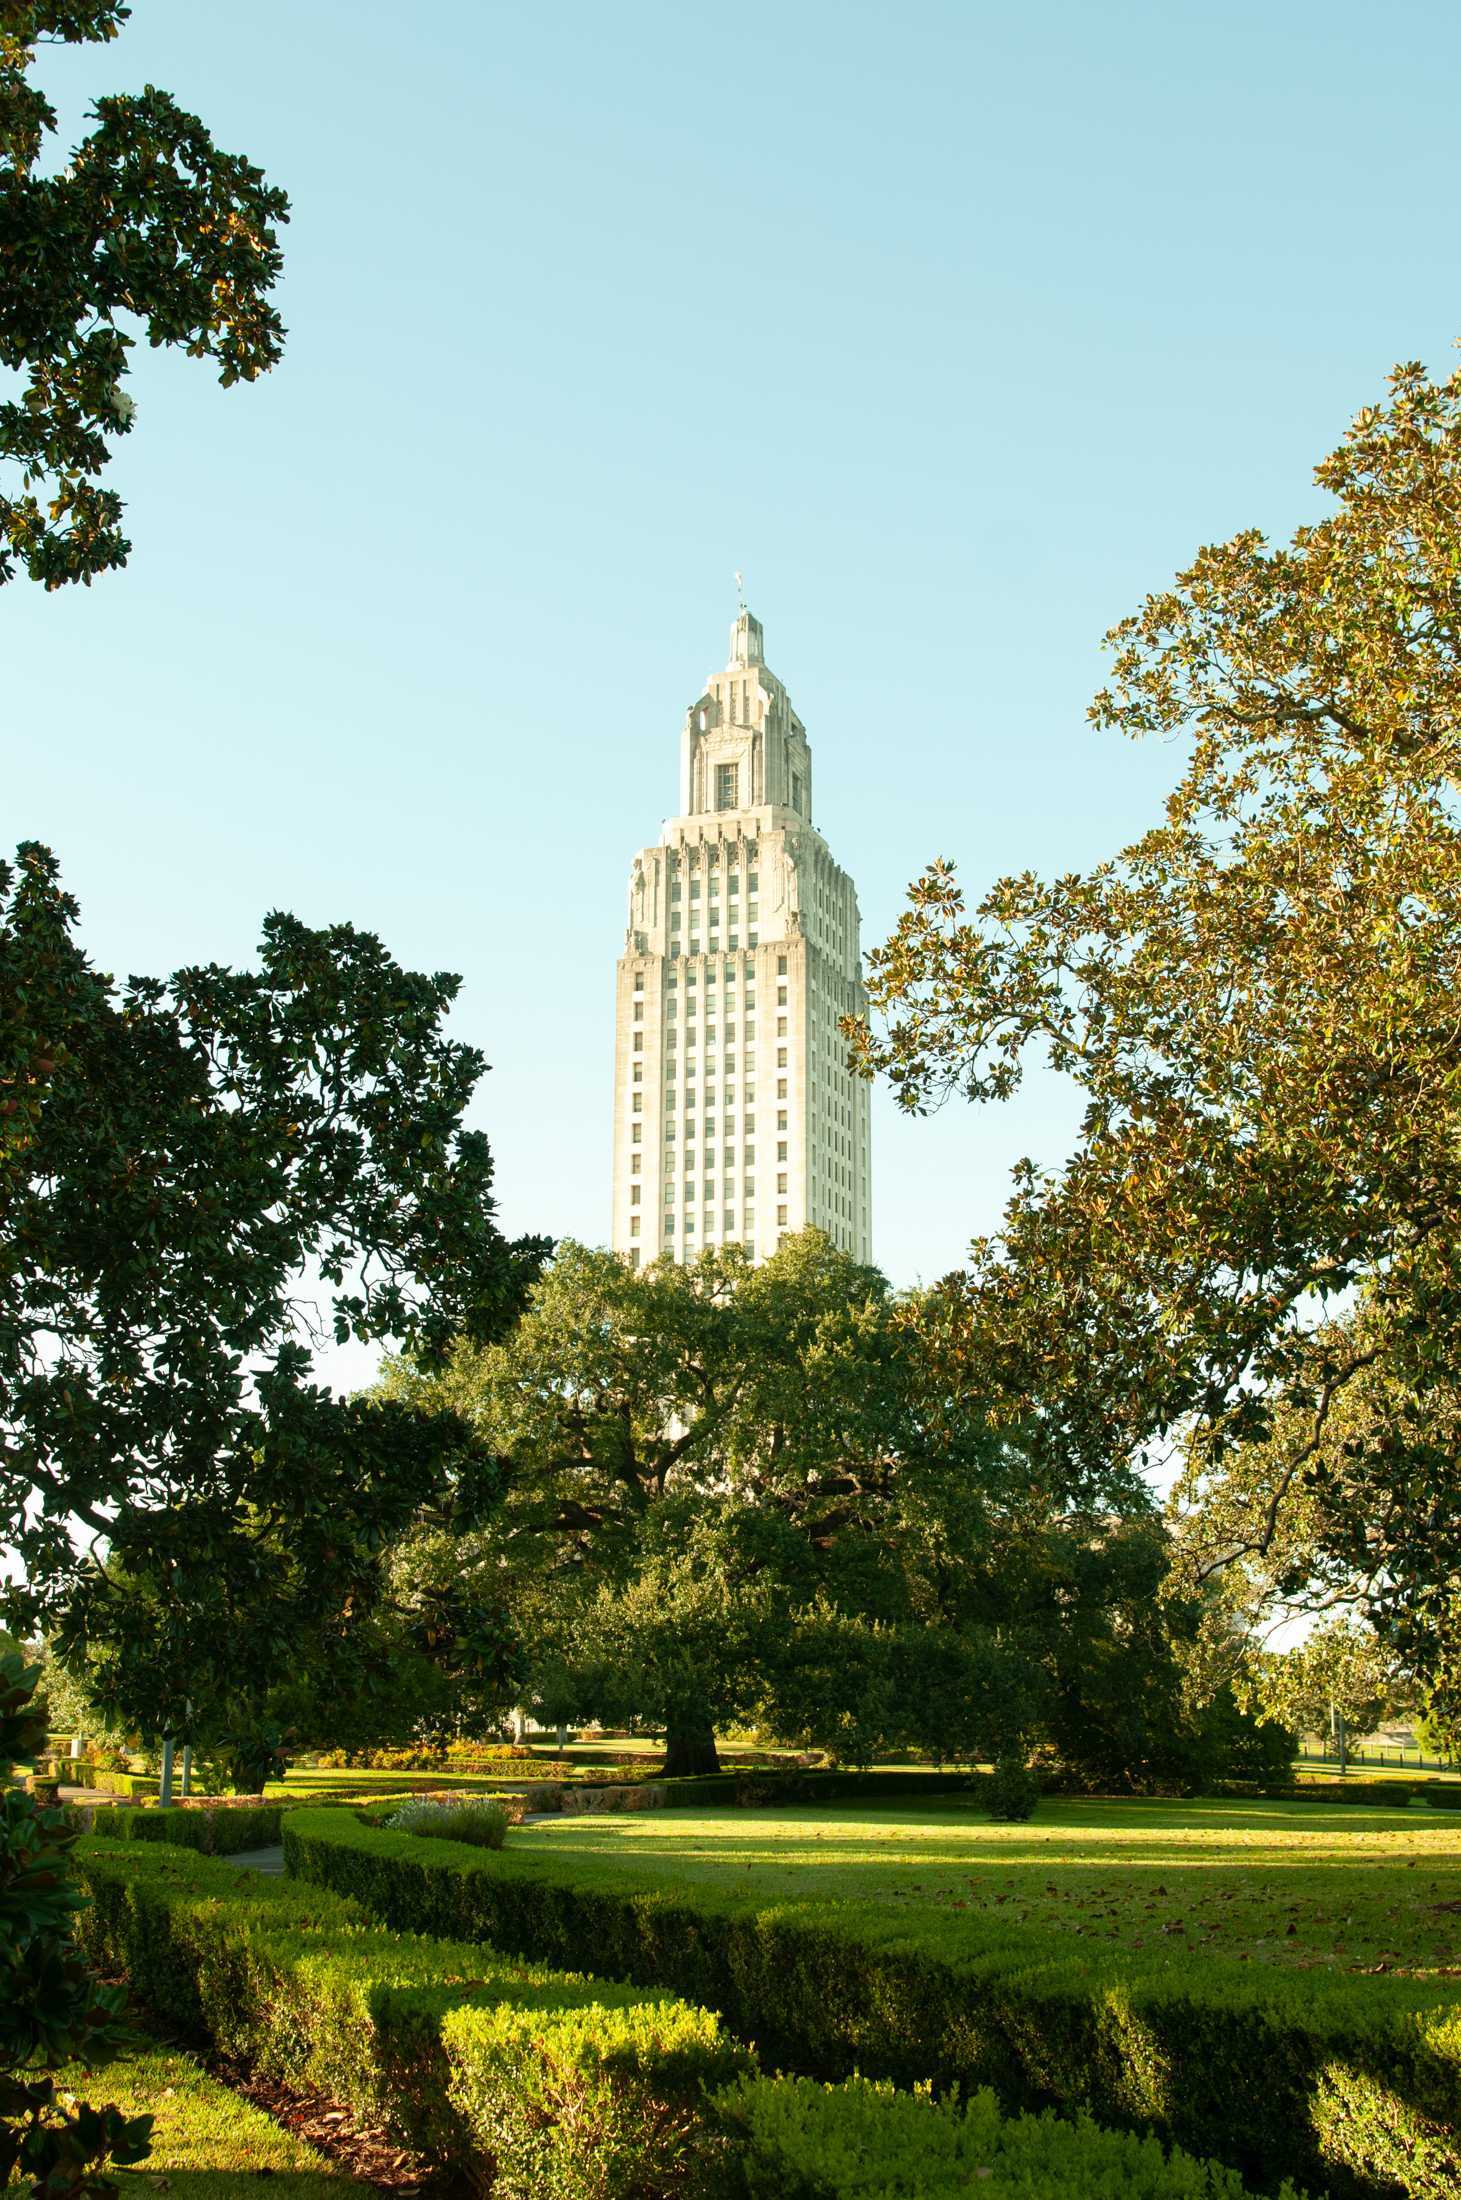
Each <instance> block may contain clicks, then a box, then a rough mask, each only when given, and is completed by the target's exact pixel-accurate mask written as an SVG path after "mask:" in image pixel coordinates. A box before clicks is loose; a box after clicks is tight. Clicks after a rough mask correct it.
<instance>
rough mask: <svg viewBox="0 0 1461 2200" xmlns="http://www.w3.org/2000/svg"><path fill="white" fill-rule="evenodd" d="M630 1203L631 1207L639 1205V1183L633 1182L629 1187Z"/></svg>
mask: <svg viewBox="0 0 1461 2200" xmlns="http://www.w3.org/2000/svg"><path fill="white" fill-rule="evenodd" d="M629 1204H630V1206H631V1207H637V1206H638V1205H639V1186H638V1185H637V1184H631V1185H630V1187H629Z"/></svg>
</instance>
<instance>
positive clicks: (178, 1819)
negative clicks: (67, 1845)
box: [99, 1803, 284, 1856]
mask: <svg viewBox="0 0 1461 2200" xmlns="http://www.w3.org/2000/svg"><path fill="white" fill-rule="evenodd" d="M283 1815H284V1812H283V1809H282V1807H281V1806H280V1805H279V1804H278V1803H244V1804H226V1805H224V1806H223V1807H222V1808H220V1809H215V1810H209V1809H207V1808H201V1809H194V1810H183V1809H175V1810H129V1809H128V1808H127V1807H126V1805H125V1804H119V1805H118V1806H117V1808H116V1809H115V1810H112V1811H109V1812H108V1813H107V1816H106V1822H105V1825H104V1826H103V1827H101V1828H100V1829H99V1830H100V1831H101V1832H103V1833H104V1834H105V1836H106V1838H107V1839H108V1840H116V1841H160V1842H162V1843H164V1844H165V1845H166V1846H169V1847H172V1848H180V1849H197V1850H198V1852H199V1853H200V1855H203V1856H237V1855H239V1854H240V1852H241V1851H243V1850H244V1849H267V1848H272V1847H273V1846H274V1844H275V1842H277V1840H278V1839H279V1821H280V1819H281V1818H282V1817H283Z"/></svg>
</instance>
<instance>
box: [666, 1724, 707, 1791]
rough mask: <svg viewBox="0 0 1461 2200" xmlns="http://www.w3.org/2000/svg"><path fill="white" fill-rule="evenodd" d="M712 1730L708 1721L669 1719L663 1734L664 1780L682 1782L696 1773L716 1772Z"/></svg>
mask: <svg viewBox="0 0 1461 2200" xmlns="http://www.w3.org/2000/svg"><path fill="white" fill-rule="evenodd" d="M719 1770H720V1759H719V1758H718V1757H717V1756H716V1754H715V1729H714V1727H713V1726H712V1725H711V1723H710V1721H709V1720H708V1719H704V1718H701V1719H671V1721H670V1723H669V1726H668V1728H667V1730H666V1733H665V1778H666V1779H667V1780H685V1779H688V1778H690V1777H691V1776H692V1775H693V1774H695V1773H698V1772H719Z"/></svg>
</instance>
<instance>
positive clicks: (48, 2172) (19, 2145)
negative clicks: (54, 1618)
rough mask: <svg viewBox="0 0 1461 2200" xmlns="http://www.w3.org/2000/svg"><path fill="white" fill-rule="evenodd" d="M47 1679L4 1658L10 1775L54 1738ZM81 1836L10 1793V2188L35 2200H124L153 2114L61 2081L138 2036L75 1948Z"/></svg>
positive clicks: (0, 2023)
mask: <svg viewBox="0 0 1461 2200" xmlns="http://www.w3.org/2000/svg"><path fill="white" fill-rule="evenodd" d="M39 1680H40V1668H39V1667H38V1666H27V1665H26V1664H25V1662H24V1660H23V1659H21V1658H20V1657H18V1656H16V1655H15V1654H13V1653H11V1654H9V1655H6V1656H5V1657H0V1778H3V1777H5V1776H7V1775H9V1774H10V1772H11V1771H12V1768H13V1766H14V1764H15V1762H16V1760H17V1759H19V1758H23V1757H30V1756H32V1755H33V1754H34V1753H35V1751H36V1750H37V1749H39V1748H40V1747H41V1746H42V1744H43V1743H44V1741H45V1738H46V1722H45V1715H44V1713H43V1712H41V1711H39V1710H37V1709H36V1708H35V1703H34V1697H35V1689H36V1685H37V1683H38V1681H39ZM75 1838H76V1835H75V1830H74V1828H73V1827H72V1826H71V1825H70V1824H68V1821H67V1816H66V1813H65V1812H64V1811H62V1810H57V1809H50V1810H42V1809H41V1808H40V1807H39V1806H38V1805H37V1804H36V1803H35V1802H34V1801H33V1800H32V1798H31V1797H30V1796H29V1795H27V1794H26V1793H25V1791H24V1790H23V1789H22V1788H21V1787H19V1786H18V1785H7V1786H4V1787H0V2186H9V2185H11V2183H12V2180H13V2181H14V2185H15V2188H16V2189H18V2190H20V2191H24V2190H25V2189H26V2187H27V2184H28V2186H29V2190H30V2191H31V2192H32V2193H33V2194H34V2195H36V2200H115V2196H116V2191H117V2187H116V2185H115V2184H114V2183H113V2182H112V2181H111V2180H110V2179H109V2178H108V2177H107V2176H106V2175H105V2174H104V2173H105V2169H106V2165H107V2163H108V2162H109V2161H113V2162H125V2163H131V2162H140V2161H141V2160H143V2158H144V2157H145V2156H146V2154H147V2152H148V2142H149V2136H150V2133H151V2130H152V2118H151V2117H150V2116H136V2117H132V2118H131V2119H128V2118H125V2117H123V2116H122V2114H121V2113H120V2111H119V2110H118V2109H116V2108H114V2107H105V2108H99V2109H98V2108H89V2107H86V2106H81V2107H75V2108H68V2107H65V2106H63V2105H62V2104H61V2102H60V2101H59V2100H58V2098H57V2093H56V2081H55V2075H54V2073H55V2071H56V2070H57V2069H58V2068H59V2067H60V2066H61V2065H62V2064H64V2063H70V2062H81V2063H84V2064H86V2065H87V2066H88V2067H90V2068H93V2069H94V2068H97V2067H98V2066H99V2065H101V2064H103V2063H106V2062H109V2061H111V2059H112V2058H113V2057H114V2056H115V2055H116V2054H117V2052H118V2050H119V2049H120V2048H121V2047H122V2046H123V2045H125V2043H126V2042H127V2041H128V2040H129V2039H130V2037H131V2035H130V2033H129V2031H128V2029H127V2027H126V2025H125V2024H124V2023H123V2021H122V2008H123V2002H124V1996H123V1994H122V1992H121V1990H120V1988H117V1987H103V1986H99V1985H98V1984H97V1983H96V1981H95V1979H93V1978H92V1976H91V1974H90V1973H89V1971H88V1970H87V1968H86V1966H85V1964H84V1963H83V1962H82V1959H81V1956H80V1953H79V1952H78V1950H77V1947H76V1935H75V1923H76V1913H77V1911H78V1910H79V1909H80V1908H81V1906H82V1901H83V1897H82V1894H81V1892H80V1890H79V1888H78V1887H77V1885H76V1881H75V1879H74V1877H73V1876H72V1874H71V1869H70V1855H69V1851H70V1848H71V1844H72V1842H73V1841H74V1840H75Z"/></svg>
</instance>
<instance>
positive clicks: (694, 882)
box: [690, 878, 700, 901]
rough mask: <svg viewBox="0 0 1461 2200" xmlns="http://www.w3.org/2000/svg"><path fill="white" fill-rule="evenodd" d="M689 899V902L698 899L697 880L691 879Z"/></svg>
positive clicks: (698, 886)
mask: <svg viewBox="0 0 1461 2200" xmlns="http://www.w3.org/2000/svg"><path fill="white" fill-rule="evenodd" d="M690 899H691V901H698V900H699V899H700V881H699V879H698V878H692V879H691V881H690Z"/></svg>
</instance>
